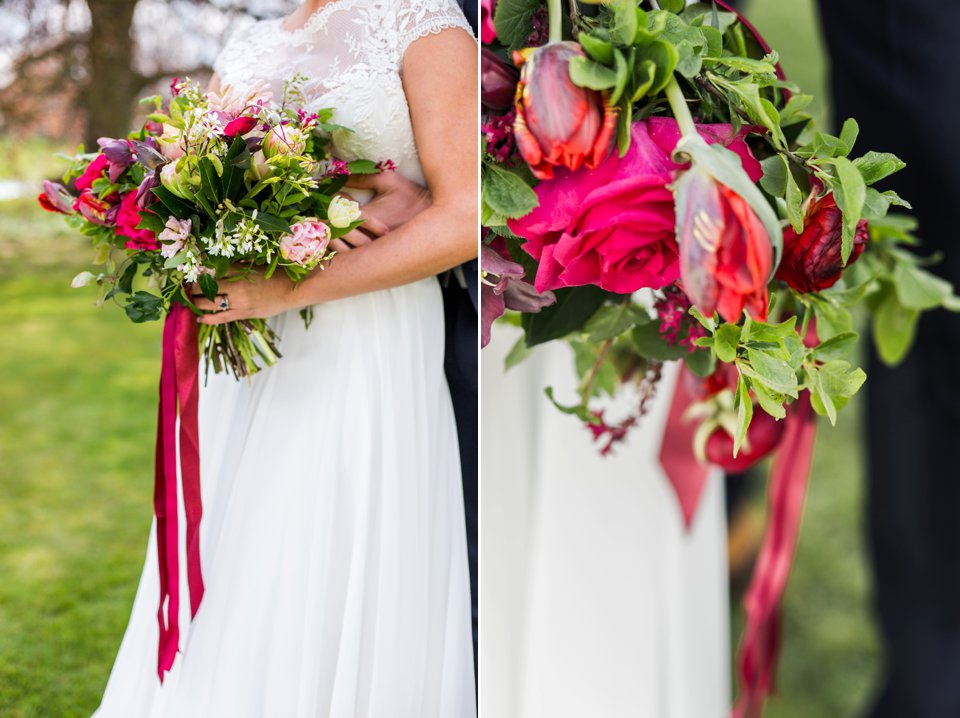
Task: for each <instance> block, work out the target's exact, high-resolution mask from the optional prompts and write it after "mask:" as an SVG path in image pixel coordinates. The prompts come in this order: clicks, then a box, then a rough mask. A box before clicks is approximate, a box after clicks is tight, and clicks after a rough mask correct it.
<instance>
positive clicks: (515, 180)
mask: <svg viewBox="0 0 960 718" xmlns="http://www.w3.org/2000/svg"><path fill="white" fill-rule="evenodd" d="M482 188H483V189H482V194H481V198H482V200H483V204H484V211H483V216H484V224H487V225H489V224H500V225H502V224H506V221H505V220H507V219H515V218H517V217H523V216H524V215H526V214H529V213H530V212H531V211H532V210H533V209H534V208H535V207H536V206H537V204H538V201H537V195H536V193H535V192H534V191H533V190H532V189H531V188H530V185H528V184H527V183H526V182H524V181H523V179H521V178H520V176H519V175H518V174H516V173H515V172H512V171H510V170H508V169H506V168H504V167H501V166H499V165H497V164H495V163H493V162H484V163H483V171H482Z"/></svg>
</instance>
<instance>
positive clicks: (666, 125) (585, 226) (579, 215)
mask: <svg viewBox="0 0 960 718" xmlns="http://www.w3.org/2000/svg"><path fill="white" fill-rule="evenodd" d="M698 129H699V130H700V133H701V135H702V136H703V137H704V139H705V140H707V142H711V143H712V142H724V143H726V144H727V146H728V147H729V148H730V149H731V150H733V151H734V152H737V154H739V155H740V156H741V158H743V160H744V167H745V169H746V170H747V172H748V174H750V176H751V178H753V179H754V180H757V179H759V177H760V175H761V174H762V173H761V171H760V165H759V163H758V162H757V161H756V160H755V159H754V158H753V156H752V155H750V151H749V149H748V148H747V146H746V144H745V143H744V142H743V140H742V138H741V137H740V136H735V135H734V133H733V131H732V128H730V126H729V125H701V126H700V127H699V128H698ZM632 136H633V140H632V142H631V144H630V150H629V151H628V152H627V154H626V155H624V156H623V157H622V158H621V157H618V156H617V153H616V152H612V153H611V154H610V155H609V156H608V157H607V158H606V159H605V160H604V161H603V162H601V163H600V164H599V165H598V166H597V167H596V168H595V169H592V170H590V169H586V168H581V169H579V170H577V171H575V172H571V171H569V170H565V169H561V170H558V171H557V173H556V176H555V178H554V179H552V180H545V181H543V182H541V183H540V184H538V185H537V187H536V192H537V197H538V198H539V200H540V204H539V206H538V207H537V208H535V209H534V210H533V211H532V212H530V214H528V215H526V216H525V217H522V218H520V219H517V220H511V221H510V222H509V226H510V229H511V230H512V231H514V232H516V233H517V234H518V235H520V236H521V237H524V238H526V240H527V241H526V242H525V243H524V245H523V248H524V250H525V251H526V252H527V253H529V254H530V255H531V256H532V257H533V258H534V259H536V260H538V261H539V263H540V266H539V268H538V270H537V276H536V278H535V281H534V285H535V286H536V288H537V290H538V291H540V292H543V291H545V290H548V289H558V288H560V287H574V286H580V285H585V284H594V285H597V286H599V287H601V288H603V289H606V290H607V291H610V292H616V293H619V294H628V293H630V292H635V291H637V290H638V289H642V288H644V287H651V288H654V289H659V288H661V287H664V286H666V285H668V284H671V283H672V282H674V281H676V280H677V278H678V277H679V275H680V265H679V258H678V247H677V240H676V219H675V211H674V198H673V192H672V191H671V190H670V189H669V188H668V185H669V184H670V183H671V182H672V181H673V178H674V176H675V174H676V172H677V170H679V169H680V167H679V166H678V165H676V164H675V163H674V162H673V161H672V159H671V158H670V154H671V152H672V150H673V147H674V146H675V145H676V142H677V140H678V139H679V137H680V132H679V129H677V126H676V121H675V120H673V119H669V118H651V119H649V120H645V121H643V122H637V123H635V124H634V125H633V128H632Z"/></svg>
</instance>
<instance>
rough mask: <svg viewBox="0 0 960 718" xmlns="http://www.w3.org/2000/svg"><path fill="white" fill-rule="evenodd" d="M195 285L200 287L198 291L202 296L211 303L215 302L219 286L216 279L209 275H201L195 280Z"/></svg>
mask: <svg viewBox="0 0 960 718" xmlns="http://www.w3.org/2000/svg"><path fill="white" fill-rule="evenodd" d="M197 284H199V285H200V291H201V292H203V296H205V297H206V298H207V299H209V300H210V301H211V302H214V301H216V299H217V294H218V293H219V291H220V285H219V284H218V283H217V280H216V279H214V278H213V277H212V276H210V275H209V274H201V275H200V276H199V277H198V278H197Z"/></svg>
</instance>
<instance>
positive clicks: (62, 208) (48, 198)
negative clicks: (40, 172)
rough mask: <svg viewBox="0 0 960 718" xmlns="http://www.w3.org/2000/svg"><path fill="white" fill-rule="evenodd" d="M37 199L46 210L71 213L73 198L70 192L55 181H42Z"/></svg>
mask: <svg viewBox="0 0 960 718" xmlns="http://www.w3.org/2000/svg"><path fill="white" fill-rule="evenodd" d="M37 201H39V202H40V206H41V207H43V208H44V209H45V210H47V211H48V212H59V213H60V214H73V203H74V201H75V199H74V197H73V195H72V194H70V193H69V192H67V188H66V187H64V186H63V185H62V184H59V183H57V182H51V181H49V180H47V181H45V182H44V183H43V193H42V194H41V195H40V196H39V197H37Z"/></svg>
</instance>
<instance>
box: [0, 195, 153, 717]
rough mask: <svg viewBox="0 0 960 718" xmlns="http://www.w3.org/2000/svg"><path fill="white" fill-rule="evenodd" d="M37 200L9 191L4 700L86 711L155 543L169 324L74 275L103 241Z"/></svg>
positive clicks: (4, 271) (0, 489)
mask: <svg viewBox="0 0 960 718" xmlns="http://www.w3.org/2000/svg"><path fill="white" fill-rule="evenodd" d="M34 206H35V205H34V202H33V200H32V199H30V200H18V201H13V202H4V203H0V337H2V340H0V341H2V344H0V346H2V348H3V351H2V352H0V377H2V379H0V410H2V420H0V575H2V576H3V581H2V582H0V716H3V718H34V717H37V718H39V717H41V716H42V717H44V718H68V717H72V716H78V717H83V718H86V717H87V716H89V715H90V714H91V713H92V712H93V710H94V709H95V708H96V706H97V704H98V701H99V697H100V694H101V693H102V691H103V686H104V684H105V683H106V679H107V676H108V674H109V670H110V666H111V664H112V661H113V658H114V655H115V654H116V650H117V648H118V647H119V642H120V638H121V636H122V634H123V629H124V626H125V624H126V620H127V617H128V615H129V611H130V607H131V604H132V600H133V595H134V591H135V588H136V581H137V577H138V574H139V570H140V564H141V563H142V561H143V556H144V552H145V549H146V540H147V531H148V529H149V521H150V513H151V496H152V466H153V463H152V462H153V434H154V431H155V414H156V382H157V369H158V364H159V348H160V344H159V334H158V331H157V330H158V329H159V326H157V325H154V326H140V327H135V326H133V325H131V324H130V323H129V322H128V320H127V319H126V317H125V316H124V315H123V313H122V312H120V311H119V310H116V309H114V308H112V307H106V308H104V309H101V310H98V309H96V308H95V307H93V290H83V289H81V290H77V289H71V288H70V279H71V278H72V277H73V275H74V274H76V273H77V271H79V270H80V269H84V268H85V267H84V266H83V264H84V262H85V260H86V259H87V257H88V254H89V250H88V248H87V247H86V246H85V244H84V242H83V241H82V240H80V239H77V238H75V237H73V236H72V235H71V234H69V233H68V232H67V230H66V229H65V228H64V227H62V223H61V222H60V219H59V218H58V217H55V216H53V215H47V214H46V213H42V214H41V213H39V212H38V211H36V210H35V209H34ZM131 718H133V717H131Z"/></svg>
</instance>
